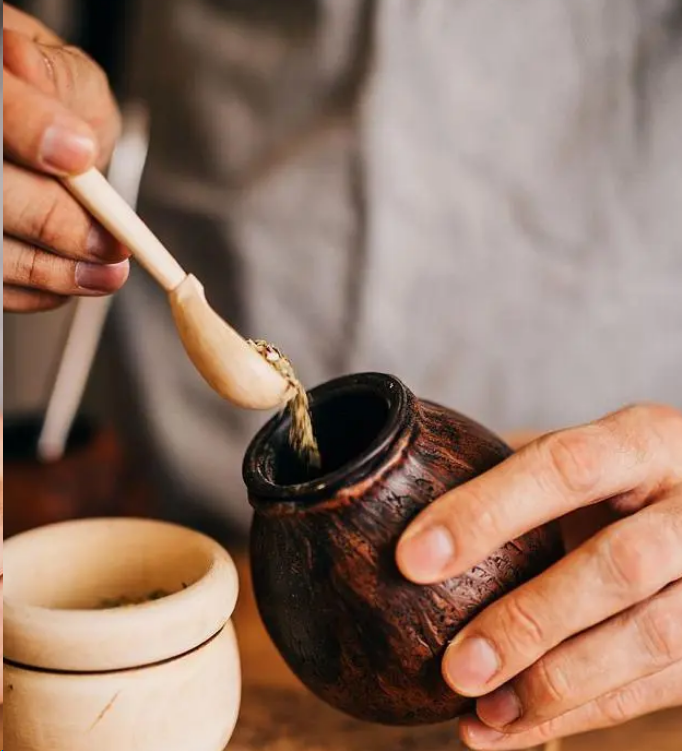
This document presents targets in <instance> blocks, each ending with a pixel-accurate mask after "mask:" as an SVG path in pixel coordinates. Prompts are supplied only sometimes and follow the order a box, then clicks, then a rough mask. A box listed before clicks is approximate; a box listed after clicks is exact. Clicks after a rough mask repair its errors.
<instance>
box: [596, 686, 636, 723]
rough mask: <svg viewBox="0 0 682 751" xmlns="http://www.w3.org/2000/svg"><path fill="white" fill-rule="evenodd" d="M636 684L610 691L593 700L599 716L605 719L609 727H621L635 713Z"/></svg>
mask: <svg viewBox="0 0 682 751" xmlns="http://www.w3.org/2000/svg"><path fill="white" fill-rule="evenodd" d="M635 686H636V684H634V685H633V686H629V687H627V688H623V689H619V690H618V691H612V692H611V693H609V694H604V695H603V696H600V697H599V698H597V699H595V703H596V704H597V707H598V709H599V714H600V715H601V716H602V717H603V718H604V719H606V721H607V722H608V724H610V725H622V724H623V723H625V722H627V721H628V720H630V719H631V718H632V717H633V716H634V715H635V714H636V713H637V712H636V709H635V706H636V704H637V698H636V697H637V691H638V689H637V688H635Z"/></svg>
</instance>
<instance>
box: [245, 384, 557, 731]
mask: <svg viewBox="0 0 682 751" xmlns="http://www.w3.org/2000/svg"><path fill="white" fill-rule="evenodd" d="M403 388H404V387H403ZM313 404H314V401H313ZM406 404H407V409H406V410H404V411H403V412H402V413H401V418H400V419H401V420H402V421H403V423H404V424H401V425H400V426H399V430H398V431H397V438H396V440H395V441H394V442H393V443H391V444H390V445H389V447H388V448H387V449H386V451H385V452H384V454H383V456H382V457H381V459H380V460H379V461H378V463H376V464H375V466H374V467H373V469H372V471H371V473H370V474H369V475H368V476H367V477H364V478H363V479H361V480H360V481H356V482H355V484H352V485H351V484H349V486H348V487H341V488H338V487H337V489H336V491H335V493H334V494H333V495H331V496H329V497H321V496H323V495H324V493H323V491H321V490H320V484H323V483H324V478H322V480H321V482H320V483H318V484H317V485H315V486H314V487H315V494H316V500H315V501H314V502H311V501H310V499H308V498H306V497H305V495H304V493H303V491H302V493H301V496H300V497H299V498H291V497H289V498H288V500H287V501H286V502H285V503H277V502H276V501H273V499H267V498H266V499H263V498H258V499H254V498H253V497H252V502H254V505H255V507H256V511H257V513H256V517H255V520H254V525H253V532H252V557H251V561H252V567H253V576H254V588H255V593H256V598H257V601H258V604H259V608H260V612H261V615H262V617H263V621H264V623H265V626H266V628H267V629H268V631H269V633H270V636H271V637H272V639H273V641H274V643H275V645H276V646H277V648H278V649H279V650H280V652H281V653H282V655H283V656H284V658H285V660H286V661H287V663H288V664H289V666H290V667H291V669H292V670H293V672H294V673H295V674H296V675H297V676H298V677H299V678H300V680H302V681H303V683H304V684H305V685H306V686H308V687H309V688H310V689H311V690H312V691H313V692H314V693H315V694H316V695H317V696H318V697H320V698H322V699H323V700H324V701H326V702H327V703H329V704H330V705H332V706H334V707H336V708H337V709H340V710H342V711H344V712H346V713H348V714H349V715H352V716H354V717H357V718H359V719H363V720H370V721H373V722H379V723H385V724H388V725H413V724H429V723H434V722H442V721H445V720H451V719H453V718H454V717H456V716H458V715H460V714H462V713H463V712H464V711H466V710H467V709H469V708H470V707H471V702H470V701H469V700H467V699H465V698H463V697H459V696H457V695H456V694H454V693H453V692H452V691H451V690H450V689H449V688H448V686H447V685H446V684H445V682H444V681H443V678H442V676H441V666H440V664H441V658H442V655H443V652H444V649H445V647H446V645H447V644H448V643H449V641H450V640H451V639H452V638H453V637H454V636H455V634H456V633H457V632H458V631H459V630H460V629H461V628H462V626H463V625H464V624H466V623H467V622H469V621H470V620H471V619H472V618H473V617H474V616H475V615H476V614H477V613H478V612H479V611H480V610H482V609H483V608H484V607H485V606H486V605H488V604H490V603H491V602H492V601H493V600H495V599H497V598H499V597H500V596H501V595H502V594H503V593H505V592H507V591H509V590H510V589H512V588H513V587H516V586H518V585H519V584H521V583H522V582H524V581H526V580H527V579H529V578H531V577H532V576H534V575H535V574H537V573H539V572H540V571H542V570H544V569H545V568H546V567H547V566H548V565H549V564H551V563H552V562H554V561H555V560H556V559H557V558H558V557H559V555H560V554H561V545H560V542H559V538H558V535H557V534H556V532H555V530H554V529H553V528H544V529H539V530H536V531H533V532H531V533H529V534H527V535H525V536H524V537H522V538H520V539H518V540H515V541H513V542H510V543H509V544H507V545H505V546H504V547H503V548H501V549H500V550H498V551H496V552H495V553H494V554H493V555H491V556H490V557H489V558H488V559H487V560H486V561H484V562H483V563H481V564H480V565H478V566H476V567H474V568H473V569H471V570H470V571H468V572H466V573H465V574H463V575H462V576H459V577H457V578H454V579H451V580H449V581H447V582H445V583H444V584H442V585H438V586H432V587H421V586H416V585H413V584H411V583H409V582H407V581H406V580H405V579H404V578H403V577H402V576H401V575H400V573H399V571H398V569H397V567H396V565H395V561H394V554H395V546H396V543H397V541H398V539H399V537H400V535H401V533H402V531H403V530H404V529H405V527H406V525H407V523H408V522H409V521H410V520H411V519H413V518H414V517H415V516H416V514H417V513H418V512H419V511H421V510H422V509H423V508H424V507H425V506H427V505H428V504H429V503H431V501H433V500H434V499H435V498H437V497H439V496H441V495H442V494H443V493H444V492H445V491H447V490H449V489H451V488H454V487H456V486H458V485H460V484H462V483H464V482H466V481H467V480H469V479H471V478H473V477H475V476H476V475H478V474H480V473H482V472H484V471H486V470H488V469H490V468H491V467H493V466H495V465H496V464H498V463H499V462H500V461H502V460H503V459H504V458H506V457H507V456H509V454H510V453H511V450H510V449H509V447H508V446H507V445H506V444H504V443H503V442H502V441H501V440H500V439H499V438H497V437H496V436H494V435H493V434H491V433H490V432H489V431H487V430H486V429H485V428H483V427H482V426H480V425H478V424H477V423H475V422H473V421H471V420H469V419H468V418H466V417H464V416H462V415H460V414H458V413H456V412H453V411H451V410H447V409H444V408H443V407H439V406H437V405H433V404H429V403H426V402H420V401H418V400H416V399H415V398H414V397H413V396H412V395H411V394H409V392H407V401H406ZM342 429H343V428H342V427H339V430H342ZM321 439H322V442H321V446H324V436H321ZM256 459H257V458H256ZM352 469H353V472H355V473H356V474H357V471H358V470H357V467H354V468H352ZM289 495H291V494H289ZM297 502H298V503H299V505H298V506H296V503H297Z"/></svg>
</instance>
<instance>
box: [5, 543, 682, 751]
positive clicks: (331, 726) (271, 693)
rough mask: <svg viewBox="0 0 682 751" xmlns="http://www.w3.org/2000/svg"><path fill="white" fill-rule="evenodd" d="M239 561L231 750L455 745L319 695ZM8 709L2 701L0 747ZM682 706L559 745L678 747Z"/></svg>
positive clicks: (611, 750) (610, 750)
mask: <svg viewBox="0 0 682 751" xmlns="http://www.w3.org/2000/svg"><path fill="white" fill-rule="evenodd" d="M237 563H238V566H239V569H240V574H241V586H242V591H241V596H240V600H239V604H238V607H237V612H236V614H235V625H236V628H237V635H238V638H239V643H240V649H241V655H242V668H243V673H244V692H243V699H242V709H241V714H240V719H239V723H238V725H237V729H236V731H235V734H234V736H233V739H232V741H231V742H230V745H229V751H378V750H379V749H386V751H457V749H463V748H464V747H463V746H462V745H461V744H459V743H458V741H457V736H456V733H455V728H454V726H453V725H440V726H436V727H432V728H417V729H401V728H397V729H394V728H384V727H380V726H375V725H368V724H365V723H361V722H356V721H355V720H352V719H349V718H347V717H345V716H344V715H342V714H340V713H338V712H335V711H334V710H332V709H330V708H329V707H327V706H326V705H325V704H323V703H322V702H320V701H318V700H317V699H316V698H315V697H314V696H312V695H311V694H310V693H309V692H308V691H307V690H306V689H305V688H303V687H302V686H301V685H300V683H299V682H298V681H297V680H296V678H295V677H294V676H293V675H292V674H291V673H290V672H289V670H288V668H287V667H286V665H285V664H284V662H283V661H282V659H281V658H280V657H279V655H278V654H277V652H276V651H275V649H274V647H273V645H272V643H271V642H270V640H269V638H268V636H267V634H266V633H265V631H264V629H263V626H262V625H261V622H260V619H259V617H258V613H257V611H256V606H255V603H254V600H253V595H252V592H251V587H250V579H249V575H248V571H247V568H246V565H245V558H244V557H243V556H239V557H238V558H237ZM3 747H4V746H3V743H2V707H0V748H3ZM681 749H682V709H676V710H672V711H668V712H660V713H658V714H655V715H650V716H649V717H644V718H642V719H639V720H635V721H634V722H630V723H628V724H626V725H622V726H621V727H618V728H613V729H610V730H606V731H600V732H596V733H587V734H585V735H581V736H576V737H574V738H570V739H565V740H564V741H562V743H561V751H680V750H681Z"/></svg>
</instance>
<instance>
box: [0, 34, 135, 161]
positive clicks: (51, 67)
mask: <svg viewBox="0 0 682 751" xmlns="http://www.w3.org/2000/svg"><path fill="white" fill-rule="evenodd" d="M4 37H5V39H4V49H3V62H4V66H5V67H6V68H7V70H8V71H10V72H11V73H12V74H13V75H15V76H16V77H17V78H20V79H21V80H23V81H25V82H26V83H29V84H31V85H32V86H34V87H35V88H36V89H38V90H39V91H41V92H42V93H43V94H47V95H48V96H50V97H52V98H55V99H58V100H59V101H60V102H61V103H62V104H64V105H65V106H66V107H67V108H68V109H69V111H71V112H72V113H73V114H74V115H76V116H77V117H80V118H82V119H83V120H84V121H85V122H86V123H88V124H89V125H90V126H91V127H92V128H93V130H94V131H95V133H96V135H97V138H98V142H99V147H100V153H103V154H104V153H106V154H108V153H109V152H110V150H111V149H112V148H113V145H114V142H115V140H116V138H117V137H118V135H119V132H120V118H119V114H118V107H117V106H116V102H115V99H114V96H113V94H112V92H111V88H110V86H109V82H108V79H107V77H106V75H105V73H104V71H103V70H102V68H100V66H99V65H97V63H96V62H95V61H94V60H92V58H90V57H89V56H88V55H86V54H85V53H84V52H83V51H82V50H80V49H78V48H76V47H71V46H68V45H64V44H62V43H59V44H56V45H55V44H36V43H35V42H32V41H31V40H30V39H28V38H26V37H25V36H24V35H22V34H15V33H13V32H8V33H7V34H5V35H4Z"/></svg>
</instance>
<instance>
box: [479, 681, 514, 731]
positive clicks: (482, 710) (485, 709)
mask: <svg viewBox="0 0 682 751" xmlns="http://www.w3.org/2000/svg"><path fill="white" fill-rule="evenodd" d="M521 712H522V707H521V702H520V701H519V697H518V696H517V695H516V691H514V689H513V688H512V687H511V686H502V688H498V689H497V691H493V692H492V694H488V695H487V696H483V697H481V698H480V699H479V700H478V702H477V703H476V714H478V716H479V717H480V718H481V720H483V722H485V723H486V724H488V725H494V726H495V727H497V728H503V727H506V726H507V725H509V724H510V723H512V722H514V720H518V719H519V717H521Z"/></svg>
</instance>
